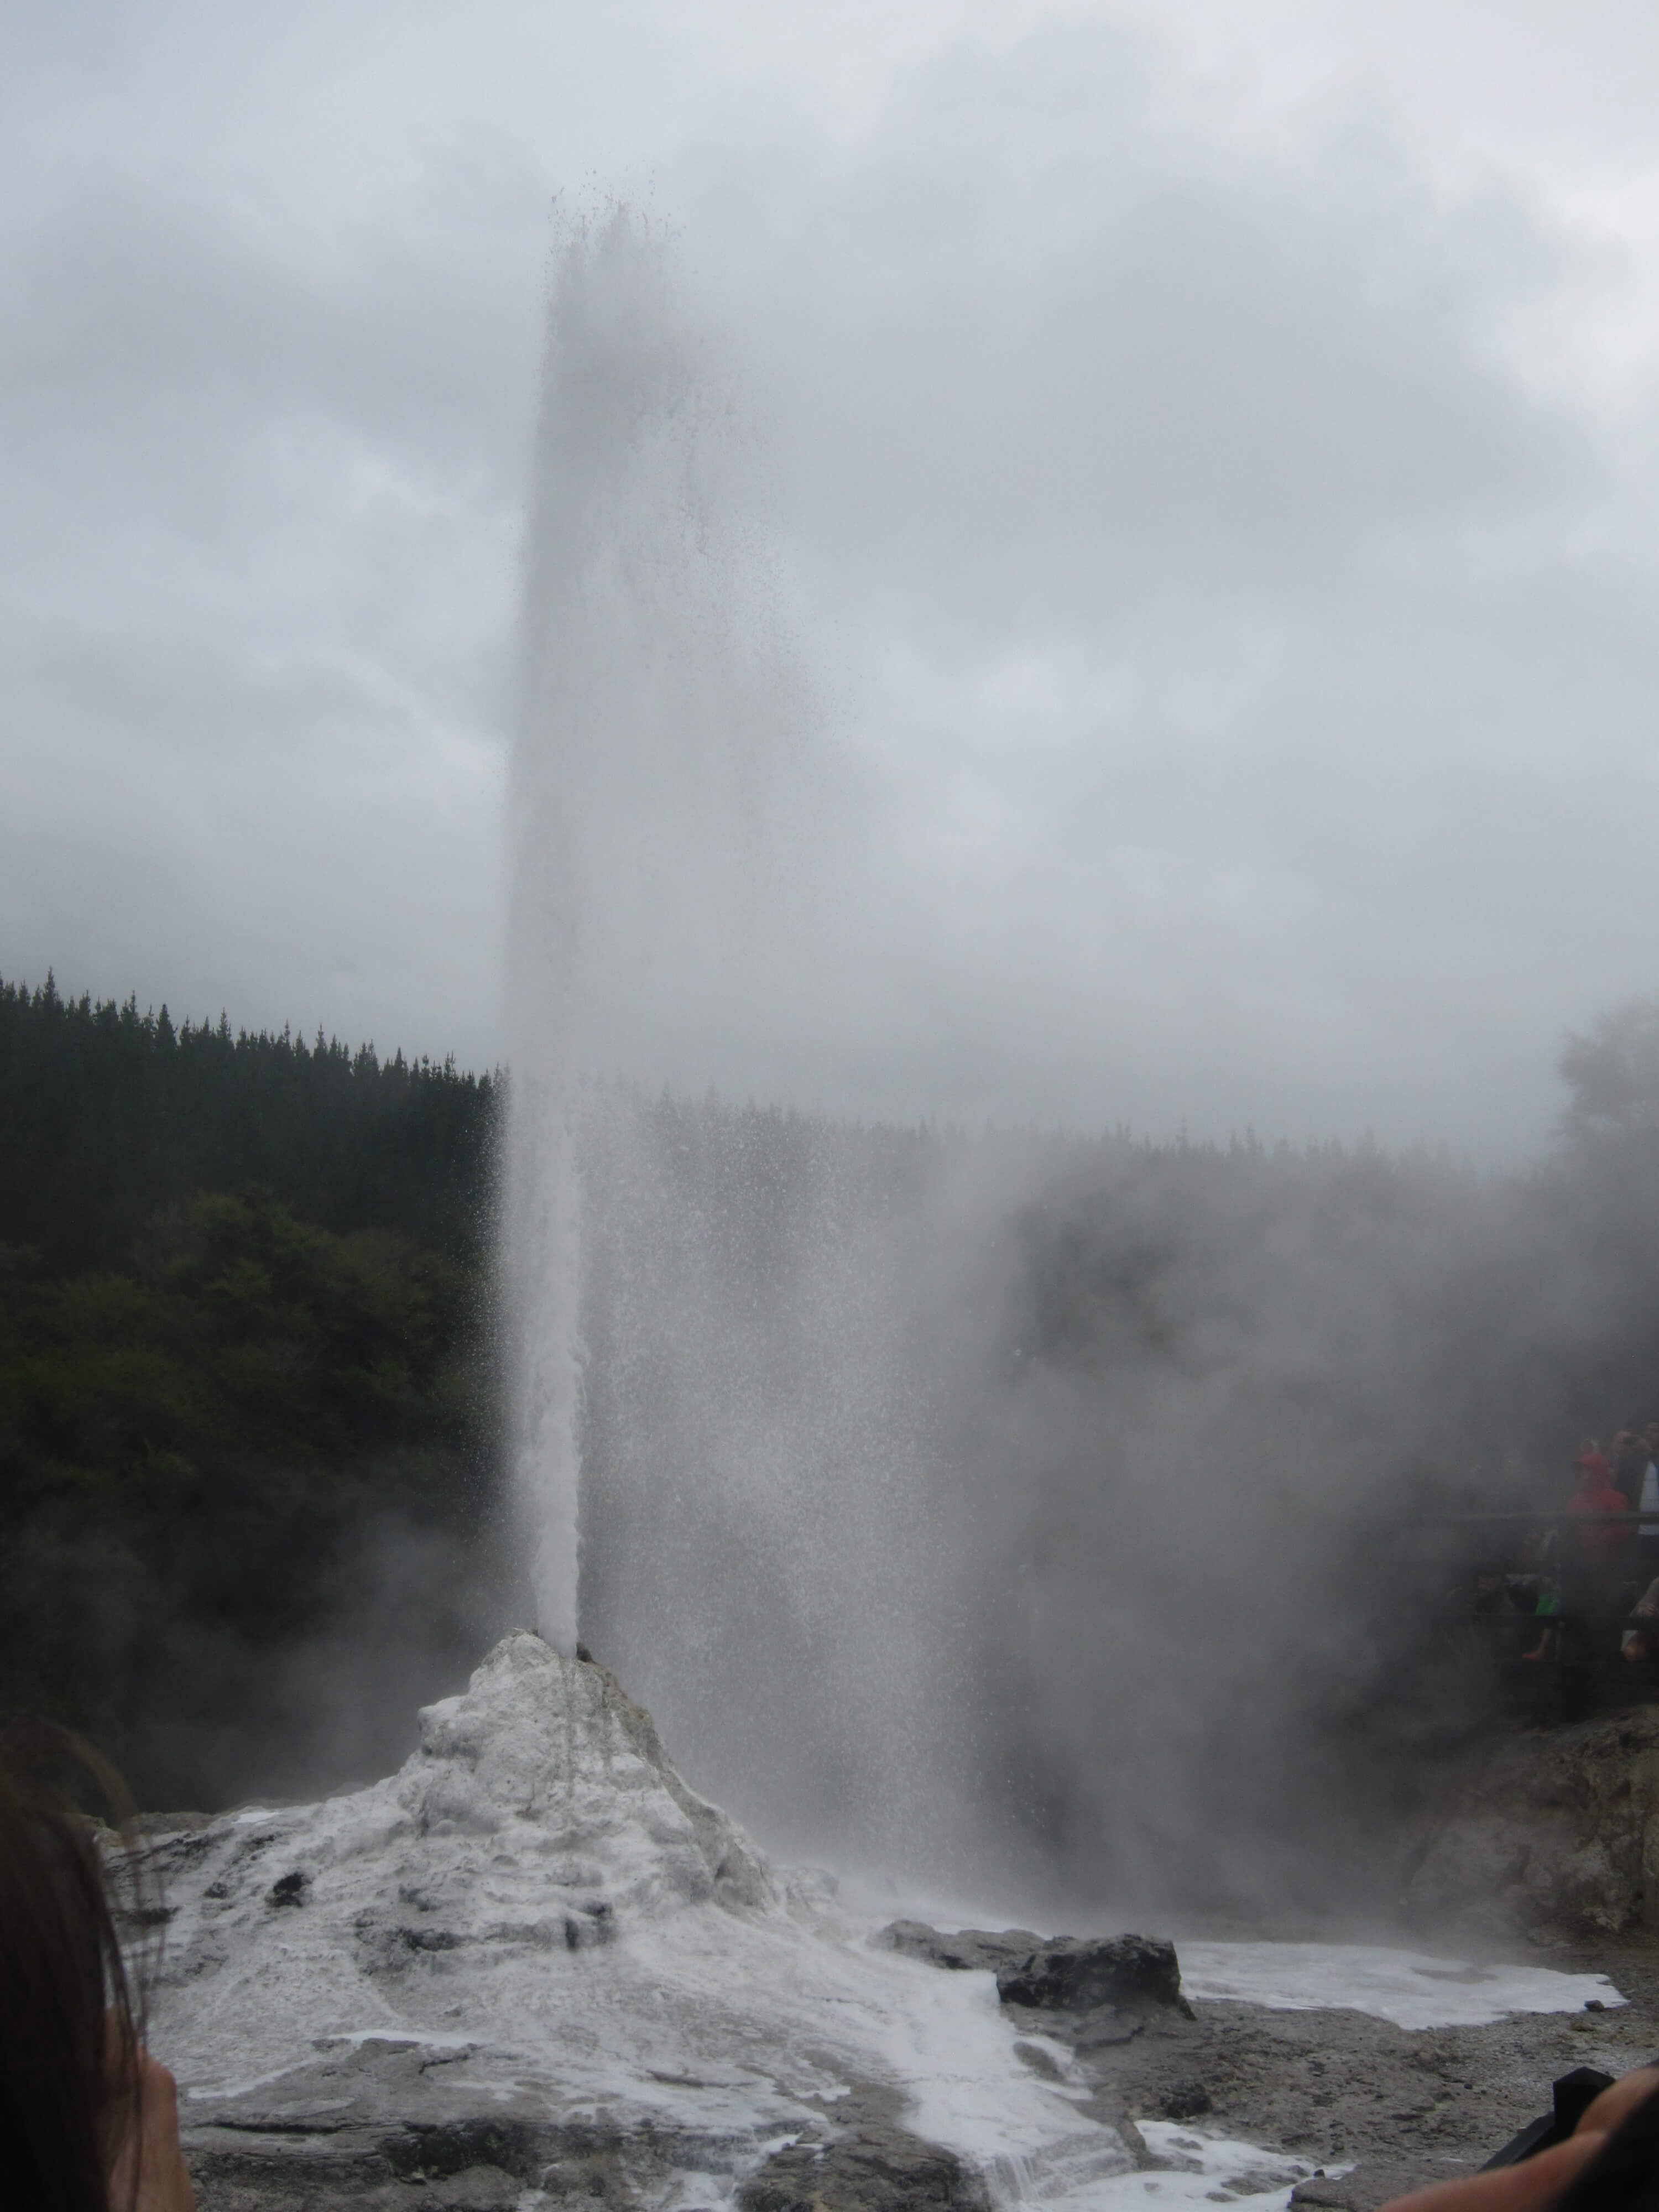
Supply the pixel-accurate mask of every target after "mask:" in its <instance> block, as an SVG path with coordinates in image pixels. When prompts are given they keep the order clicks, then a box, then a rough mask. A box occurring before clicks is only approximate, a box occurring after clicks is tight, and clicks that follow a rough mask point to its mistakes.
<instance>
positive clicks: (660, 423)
mask: <svg viewBox="0 0 1659 2212" xmlns="http://www.w3.org/2000/svg"><path fill="white" fill-rule="evenodd" d="M699 356H700V345H699V341H698V340H697V339H696V337H695V336H694V335H693V333H692V332H691V331H690V328H689V327H688V326H687V325H685V324H684V322H683V321H682V319H681V318H680V315H679V313H678V307H677V305H676V301H675V297H674V291H673V286H672V283H671V269H670V261H669V256H668V252H667V249H666V247H665V243H664V241H662V240H660V239H659V238H657V237H655V236H653V234H652V233H651V232H650V231H649V229H648V228H647V227H646V226H645V225H643V224H642V223H641V222H638V221H636V220H635V218H634V217H633V216H631V215H630V214H629V212H628V211H627V210H620V209H619V210H617V211H616V212H615V213H614V214H613V215H612V216H611V217H610V218H609V220H608V221H606V222H604V223H603V224H600V225H599V226H597V227H593V228H586V227H580V228H577V229H576V231H575V232H574V234H573V235H572V236H571V237H570V239H569V240H568V242H567V244H566V246H565V248H564V251H563V252H562V258H561V260H560V264H559V266H558V270H557V272H556V282H555V284H554V289H553V298H552V305H551V311H550V322H549V333H548V352H547V365H546V371H545V380H544V395H543V405H542V416H541V422H540V427H539V431H538V441H537V448H536V458H535V471H534V483H533V487H532V501H531V515H530V530H529V539H528V547H527V554H526V574H525V600H524V617H523V649H522V659H521V670H520V687H521V688H520V706H519V724H518V734H517V743H516V745H515V748H514V755H513V777H512V786H511V793H510V801H509V805H510V823H511V832H510V836H511V855H510V857H511V884H512V889H511V900H510V914H509V922H508V932H509V955H508V982H507V1026H508V1054H509V1062H510V1066H511V1100H510V1107H509V1115H508V1137H507V1158H506V1162H505V1170H506V1188H505V1222H506V1229H505V1235H504V1252H503V1260H504V1267H505V1274H506V1289H507V1314H508V1317H509V1328H510V1330H511V1346H510V1367H511V1385H510V1387H511V1393H512V1436H513V1443H512V1450H513V1472H514V1488H515V1493H516V1498H517V1504H518V1509H519V1513H520V1523H521V1534H522V1538H523V1543H524V1547H525V1554H526V1559H527V1562H528V1564H529V1568H530V1572H531V1574H532V1580H533V1585H534V1591H535V1601H536V1613H537V1625H538V1628H539V1629H540V1631H541V1632H542V1634H543V1635H544V1637H545V1638H547V1640H548V1641H549V1642H550V1644H553V1645H555V1646H556V1649H558V1650H561V1651H562V1652H564V1653H565V1654H566V1655H567V1656H568V1654H570V1653H571V1652H573V1651H574V1649H575V1642H576V1619H577V1584H578V1541H577V1509H578V1498H579V1491H580V1412H581V1387H582V1386H581V1361H580V1343H579V1333H580V1279H581V1273H580V1261H581V1236H582V1229H581V1212H582V1209H581V1194H580V1177H579V1172H578V1164H577V1157H576V1133H577V1122H578V1119H579V1109H580V1102H581V1099H582V1097H583V1094H584V1086H585V1085H586V1084H588V1083H589V1082H590V1081H591V1079H592V1077H593V1076H594V1075H595V1074H596V1073H599V1072H600V1071H601V1070H602V1071H603V1072H604V1073H606V1074H607V1075H610V1074H617V1073H638V1072H639V1071H640V1069H641V1066H642V1065H644V1066H652V1065H653V1063H656V1064H659V1050H658V1048H659V1046H660V1044H661V1042H662V1038H663V1036H664V1034H665V1032H667V1031H671V1030H673V1029H674V1027H675V1025H676V1024H680V1025H681V1026H682V1028H684V1026H685V1025H687V1024H689V1025H690V1027H691V1029H692V1030H693V1031H694V1032H695V1030H696V1026H697V1023H698V1015H697V1012H696V1006H697V1003H698V1002H699V1001H700V1000H702V999H704V998H706V996H707V994H708V989H709V987H710V979H711V978H715V977H718V978H720V979H722V981H723V983H724V985H725V987H730V975H731V970H732V957H733V947H734V942H735V940H736V939H737V938H738V937H739V936H741V935H742V933H743V930H744V922H745V920H746V919H748V915H747V911H746V899H747V885H746V880H745V870H746V868H747V866H748V865H749V862H750V860H751V859H752V855H753V851H754V848H755V847H756V846H757V843H758V842H759V840H758V839H757V836H756V835H755V829H754V823H753V820H752V815H753V810H754V807H755V805H756V794H757V776H756V775H755V772H754V770H755V762H756V757H757V752H758V750H759V749H760V748H761V747H762V746H763V744H764V743H765V741H766V732H767V731H768V730H769V715H768V712H767V702H766V701H765V700H764V699H763V696H761V693H762V691H763V688H764V687H763V686H758V687H757V684H756V681H755V669H756V664H757V655H756V654H755V653H754V651H753V650H752V648H750V647H746V646H745V644H744V641H743V639H742V636H741V635H740V633H741V631H742V629H743V624H742V623H741V621H740V620H738V617H736V615H735V613H734V608H735V605H736V601H737V596H738V595H736V594H734V592H733V591H732V573H733V568H734V565H735V564H734V562H733V560H732V555H731V551H730V549H729V548H728V547H726V545H725V544H724V542H723V539H722V536H721V532H720V528H719V526H718V523H717V520H716V517H715V515H714V511H713V504H712V503H711V499H710V481H711V478H712V477H714V475H717V474H718V465H717V464H718V459H719V456H720V451H721V435H720V416H719V410H711V409H708V408H707V407H706V406H705V404H704V402H703V399H702V381H701V376H702V371H701V363H700V357H699ZM764 657H765V656H764V652H763V653H761V655H760V656H759V658H760V659H762V660H763V659H764ZM734 862H735V866H734V865H733V863H734ZM714 987H715V988H719V987H721V985H720V984H718V983H717V984H715V985H714ZM642 1037H643V1038H644V1039H645V1040H647V1042H646V1047H645V1049H644V1050H641V1038H642Z"/></svg>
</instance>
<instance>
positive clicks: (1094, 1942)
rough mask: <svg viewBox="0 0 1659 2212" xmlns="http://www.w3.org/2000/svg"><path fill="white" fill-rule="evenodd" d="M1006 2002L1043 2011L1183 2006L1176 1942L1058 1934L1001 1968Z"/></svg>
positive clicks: (1000, 1992) (999, 1991)
mask: <svg viewBox="0 0 1659 2212" xmlns="http://www.w3.org/2000/svg"><path fill="white" fill-rule="evenodd" d="M997 1995H998V1996H1000V1998H1001V1999H1002V2002H1004V2004H1018V2005H1029V2006H1030V2007H1032V2008H1034V2009H1036V2010H1037V2011H1041V2012H1092V2011H1094V2010H1095V2009H1096V2008H1097V2006H1101V2005H1115V2006H1120V2007H1121V2006H1123V2005H1138V2006H1144V2005H1171V2006H1175V2005H1179V2004H1180V2002H1181V1967H1180V1965H1179V1962H1178V1961H1177V1960H1176V1948H1175V1945H1174V1944H1173V1943H1169V1942H1164V1941H1163V1940H1162V1939H1161V1938H1159V1937H1158V1936H1055V1937H1054V1939H1053V1941H1052V1942H1047V1943H1040V1944H1038V1946H1037V1947H1036V1949H1035V1950H1034V1951H1031V1952H1030V1953H1029V1954H1027V1955H1026V1956H1025V1957H1024V1958H1022V1959H1018V1960H1011V1961H1010V1962H1009V1964H1007V1965H1006V1966H1002V1967H1000V1968H999V1969H998V1972H997Z"/></svg>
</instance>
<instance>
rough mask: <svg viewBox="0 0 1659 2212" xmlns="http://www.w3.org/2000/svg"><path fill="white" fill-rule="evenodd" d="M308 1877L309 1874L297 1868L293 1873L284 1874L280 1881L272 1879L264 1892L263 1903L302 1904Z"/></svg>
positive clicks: (304, 1899)
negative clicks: (302, 1872)
mask: <svg viewBox="0 0 1659 2212" xmlns="http://www.w3.org/2000/svg"><path fill="white" fill-rule="evenodd" d="M309 1879H310V1876H309V1875H305V1874H301V1873H300V1872H298V1871H297V1870H296V1871H295V1873H293V1874H285V1875H283V1877H282V1879H281V1881H273V1882H272V1883H271V1885H270V1888H269V1889H268V1890H267V1891H266V1892H265V1903H266V1904H267V1905H303V1904H304V1903H305V1901H306V1884H307V1881H309Z"/></svg>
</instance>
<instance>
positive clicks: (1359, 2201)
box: [1291, 2158, 1462, 2212]
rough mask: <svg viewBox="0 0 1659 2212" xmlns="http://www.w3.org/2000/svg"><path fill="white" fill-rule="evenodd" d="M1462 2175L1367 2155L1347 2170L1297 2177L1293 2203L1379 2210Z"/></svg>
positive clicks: (1303, 2207)
mask: <svg viewBox="0 0 1659 2212" xmlns="http://www.w3.org/2000/svg"><path fill="white" fill-rule="evenodd" d="M1461 2178H1462V2177H1460V2176H1457V2175H1455V2174H1449V2173H1447V2172H1445V2171H1444V2170H1443V2169H1442V2171H1440V2172H1425V2170H1424V2168H1423V2166H1421V2165H1417V2164H1411V2163H1408V2162H1406V2161H1402V2160H1398V2159H1392V2158H1377V2159H1370V2158H1367V2159H1362V2160H1361V2161H1360V2162H1359V2164H1358V2166H1353V2167H1352V2168H1351V2169H1350V2170H1349V2172H1346V2173H1339V2174H1329V2173H1316V2174H1315V2175H1314V2176H1313V2177H1312V2178H1311V2179H1310V2180H1307V2181H1298V2182H1297V2185H1296V2187H1295V2188H1294V2189H1293V2190H1291V2205H1292V2207H1293V2208H1295V2212H1379V2208H1380V2207H1381V2206H1383V2205H1384V2204H1391V2203H1393V2202H1394V2200H1395V2197H1407V2196H1409V2195H1410V2194H1411V2192H1412V2191H1413V2190H1414V2189H1421V2188H1423V2187H1424V2186H1425V2185H1426V2184H1427V2183H1429V2182H1431V2181H1448V2180H1454V2179H1461Z"/></svg>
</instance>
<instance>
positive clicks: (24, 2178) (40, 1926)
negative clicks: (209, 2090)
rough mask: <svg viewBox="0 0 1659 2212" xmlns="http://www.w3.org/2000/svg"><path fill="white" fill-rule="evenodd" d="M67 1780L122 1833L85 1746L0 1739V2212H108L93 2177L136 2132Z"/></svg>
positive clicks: (95, 1855) (134, 2059)
mask: <svg viewBox="0 0 1659 2212" xmlns="http://www.w3.org/2000/svg"><path fill="white" fill-rule="evenodd" d="M72 1777H78V1778H81V1780H82V1784H83V1785H84V1782H85V1781H86V1780H90V1781H91V1782H92V1783H94V1784H95V1785H96V1787H97V1790H98V1793H99V1795H100V1796H101V1797H102V1799H103V1800H104V1804H105V1809H106V1812H108V1813H109V1814H111V1815H112V1817H113V1818H114V1819H116V1820H118V1821H121V1822H123V1823H125V1820H126V1819H127V1817H129V1815H130V1813H131V1806H130V1802H129V1801H128V1799H127V1796H126V1792H125V1790H124V1788H123V1787H122V1785H121V1783H120V1780H119V1778H118V1776H117V1775H116V1773H115V1771H114V1770H113V1769H112V1767H111V1766H110V1765H108V1764H107V1762H106V1760H104V1759H102V1758H100V1755H99V1754H98V1753H96V1752H95V1751H94V1750H93V1748H92V1747H91V1746H90V1745H89V1744H85V1743H82V1741H80V1740H79V1739H78V1738H77V1737H76V1736H74V1735H71V1734H70V1731H69V1730H68V1729H61V1728H58V1727H56V1726H54V1725H53V1724H52V1723H49V1722H45V1721H22V1722H13V1723H11V1724H10V1725H9V1726H7V1727H6V1728H4V1729H0V2144H3V2146H4V2151H3V2156H4V2161H5V2172H6V2197H7V2201H8V2202H9V2203H19V2204H30V2205H40V2206H41V2207H45V2206H47V2205H50V2206H51V2207H52V2212H119V2208H117V2207H112V2205H111V2203H110V2185H109V2180H108V2178H107V2177H108V2172H109V2168H110V2165H111V2162H112V2158H113V2155H114V2153H115V2150H116V2148H117V2146H118V2144H119V2143H120V2142H121V2141H122V2140H123V2139H124V2137H126V2136H128V2134H129V2131H130V2130H135V2129H136V2128H137V2125H138V2119H139V2111H140V2106H139V2095H138V2078H139V2077H138V2052H139V2045H140V2041H141V2032H142V2021H141V2020H140V2018H139V2017H137V2013H136V2008H135V2002H134V1994H133V1984H132V1981H131V1978H130V1976H129V1974H128V1972H127V1968H126V1965H125V1960H123V1957H122V1954H121V1945H120V1941H119V1938H118V1936H117V1934H116V1927H115V1914H114V1912H113V1911H112V1906H111V1898H110V1892H109V1889H108V1887H107V1886H106V1879H105V1869H104V1863H103V1855H102V1853H101V1851H100V1844H99V1839H98V1836H97V1832H96V1831H95V1829H94V1825H93V1823H92V1822H91V1821H90V1820H88V1817H87V1816H86V1814H84V1813H82V1811H81V1810H80V1809H79V1808H78V1807H77V1805H76V1801H75V1796H73V1795H72V1794H71V1790H70V1778H72ZM127 1858H128V1862H129V1864H136V1861H134V1860H133V1859H132V1857H131V1853H129V1854H127ZM132 2168H133V2186H134V2191H135V2194H136V2191H137V2158H136V2157H135V2158H134V2160H133V2161H132Z"/></svg>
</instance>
